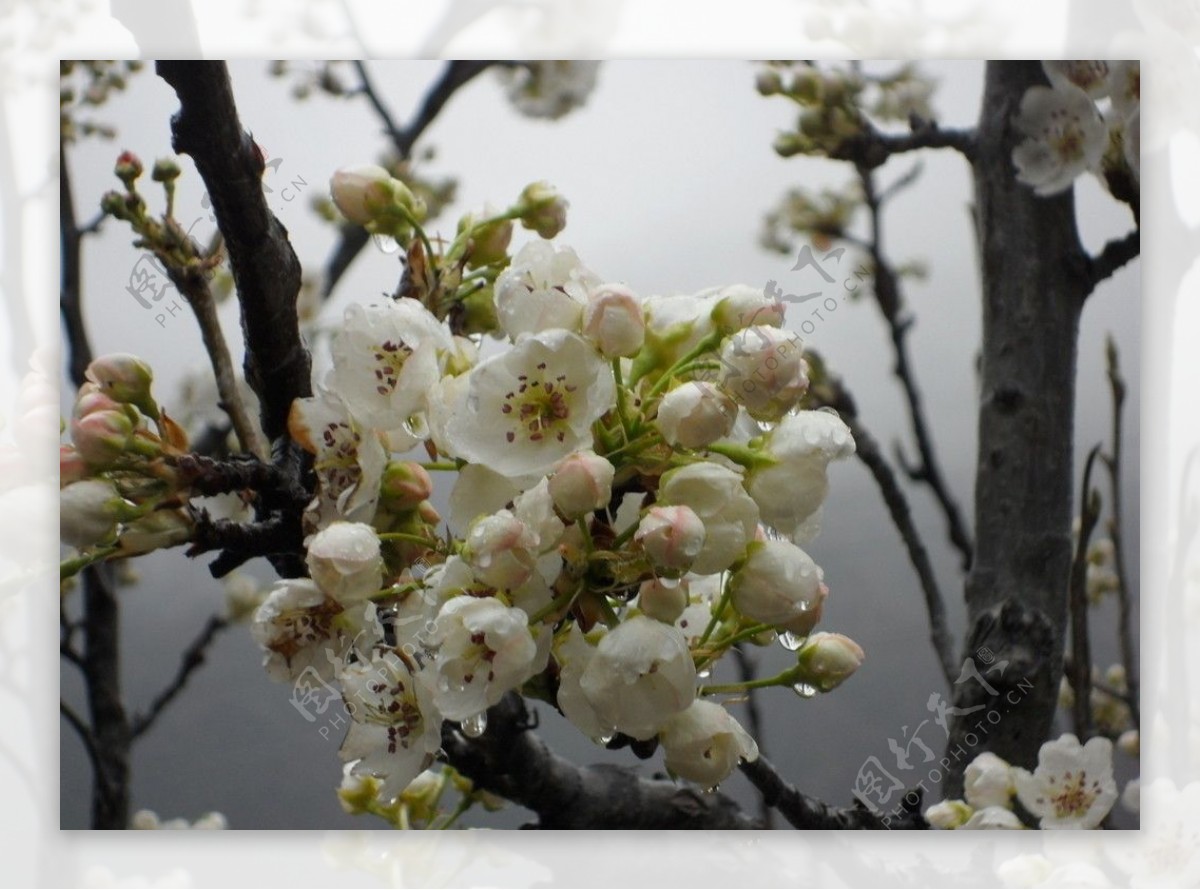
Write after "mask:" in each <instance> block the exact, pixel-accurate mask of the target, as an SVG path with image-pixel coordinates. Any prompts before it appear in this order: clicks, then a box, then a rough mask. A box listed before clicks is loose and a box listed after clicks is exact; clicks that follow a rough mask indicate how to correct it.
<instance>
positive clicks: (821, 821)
mask: <svg viewBox="0 0 1200 890" xmlns="http://www.w3.org/2000/svg"><path fill="white" fill-rule="evenodd" d="M739 767H740V769H741V771H742V773H743V774H744V775H745V776H746V778H748V779H749V780H750V782H751V784H753V785H754V787H755V788H757V789H758V790H759V792H760V793H761V794H762V796H763V799H764V800H766V801H767V802H768V803H769V804H770V805H771V806H773V807H774V808H775V809H777V810H779V812H780V813H781V814H782V815H783V817H784V818H785V819H787V820H788V822H790V823H791V824H792V826H793V827H795V828H799V829H801V830H809V829H822V830H831V829H842V830H847V829H849V830H858V831H862V830H867V831H886V830H922V829H927V828H929V825H928V823H927V822H926V821H925V819H924V817H922V816H921V799H922V793H921V791H920V789H916V790H913V791H909V792H908V793H907V794H905V795H904V798H903V799H902V802H901V807H902V810H901V812H900V813H899V814H897V815H895V816H893V815H886V816H877V815H875V814H874V813H872V812H871V811H870V810H868V809H866V808H865V807H858V806H856V807H852V808H850V809H837V808H835V807H831V806H829V805H828V804H826V803H822V802H821V801H819V800H817V799H816V798H814V797H809V796H808V795H807V794H804V793H802V792H800V791H798V790H797V789H796V788H795V786H793V785H792V784H791V783H789V782H787V781H785V780H784V778H783V777H782V776H780V775H779V773H778V771H777V770H776V769H775V767H774V766H773V765H772V764H771V763H770V761H768V760H767V759H766V758H765V757H762V756H760V757H759V758H758V759H757V760H752V761H749V762H748V763H742V764H739Z"/></svg>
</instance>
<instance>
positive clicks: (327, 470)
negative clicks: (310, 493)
mask: <svg viewBox="0 0 1200 890" xmlns="http://www.w3.org/2000/svg"><path fill="white" fill-rule="evenodd" d="M288 432H289V433H290V434H291V436H292V438H293V439H295V440H296V441H297V442H298V443H299V444H300V446H301V447H302V448H304V449H305V450H306V451H308V452H310V453H311V454H313V455H315V457H316V460H315V461H314V463H313V471H314V472H315V473H316V477H317V495H316V497H315V498H314V499H313V501H312V503H311V504H309V505H308V507H307V509H306V510H305V516H304V519H305V523H306V528H307V529H309V530H316V529H320V528H324V527H325V526H327V525H329V523H331V522H333V521H334V520H336V519H346V520H349V521H370V520H371V519H372V518H373V517H374V515H375V507H376V504H377V503H378V501H379V483H380V481H381V480H382V478H383V469H384V466H385V465H386V463H387V455H386V454H385V453H384V450H383V446H382V445H381V444H380V443H379V439H378V437H377V436H376V435H375V434H374V433H373V432H371V431H370V430H368V429H364V428H363V427H362V425H361V424H360V423H359V422H358V421H357V420H355V418H354V417H352V416H351V414H350V411H349V409H348V408H347V407H346V404H345V403H344V402H343V401H342V400H341V399H340V398H338V397H337V396H336V395H334V394H333V393H331V392H328V391H326V392H323V393H321V394H320V395H318V396H315V397H312V398H305V399H296V401H295V402H293V403H292V410H291V413H290V414H289V415H288Z"/></svg>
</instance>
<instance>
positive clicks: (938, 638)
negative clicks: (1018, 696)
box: [813, 378, 959, 688]
mask: <svg viewBox="0 0 1200 890" xmlns="http://www.w3.org/2000/svg"><path fill="white" fill-rule="evenodd" d="M813 395H814V397H815V398H816V399H818V400H819V402H820V403H821V404H823V405H828V406H829V407H831V408H833V409H834V410H836V411H837V412H838V414H839V416H840V417H841V418H842V420H843V421H844V422H845V424H846V426H848V427H850V433H851V435H853V436H854V443H855V455H856V456H857V457H858V459H859V460H861V461H862V462H863V464H865V465H866V467H867V469H868V470H870V471H871V475H872V476H873V477H874V478H875V483H876V484H877V485H878V486H879V491H880V493H881V494H882V495H883V500H884V503H885V504H887V508H888V513H889V514H890V515H891V517H892V524H893V525H895V526H896V530H897V531H898V532H900V537H901V539H902V540H903V541H904V547H905V549H906V550H907V551H908V558H909V561H910V562H911V563H912V565H913V569H915V570H916V573H917V579H918V580H919V581H920V582H921V590H922V592H923V593H924V594H925V608H926V611H928V613H929V636H930V640H931V641H932V643H933V651H934V654H935V655H936V656H937V660H938V665H939V666H940V667H941V669H942V676H944V677H945V678H946V685H947V686H949V687H951V688H953V686H954V681H955V679H956V678H957V677H958V665H959V662H957V661H955V658H954V641H953V639H951V637H950V631H949V630H948V629H947V626H946V604H945V601H944V600H943V598H942V592H941V590H940V588H939V587H938V583H937V577H936V576H935V575H934V573H933V565H932V564H931V563H930V561H929V553H928V552H927V551H926V549H925V543H924V541H922V539H921V533H920V532H919V531H917V527H916V524H915V523H914V522H913V519H912V513H911V511H910V509H909V506H908V499H907V498H906V497H905V496H904V492H903V490H902V489H901V488H900V484H899V483H898V482H897V481H896V474H895V473H894V472H893V471H892V468H891V466H890V465H889V464H888V462H887V458H885V457H884V456H883V452H882V451H881V450H880V448H879V443H878V442H876V441H875V437H874V436H872V435H871V433H870V431H869V430H867V429H866V428H865V427H864V426H863V425H862V422H861V421H860V420H859V419H858V407H857V406H856V405H855V403H854V398H853V397H852V396H851V395H850V393H849V392H848V391H847V390H846V388H845V387H844V386H843V385H842V383H841V381H839V380H836V379H832V378H827V379H826V380H825V381H824V383H823V384H822V385H820V386H818V387H815V388H814V392H813Z"/></svg>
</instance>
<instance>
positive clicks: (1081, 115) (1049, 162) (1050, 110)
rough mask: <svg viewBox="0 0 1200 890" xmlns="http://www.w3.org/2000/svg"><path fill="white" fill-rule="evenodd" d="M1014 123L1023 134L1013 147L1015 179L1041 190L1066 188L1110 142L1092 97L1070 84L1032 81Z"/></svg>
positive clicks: (1048, 192)
mask: <svg viewBox="0 0 1200 890" xmlns="http://www.w3.org/2000/svg"><path fill="white" fill-rule="evenodd" d="M1013 124H1014V125H1015V126H1016V128H1017V130H1019V131H1020V132H1021V134H1022V135H1024V136H1025V137H1026V139H1025V141H1023V142H1022V143H1021V144H1020V145H1018V146H1017V147H1016V148H1015V149H1013V162H1014V163H1015V164H1016V167H1017V179H1018V180H1020V181H1021V182H1023V183H1025V184H1026V185H1028V186H1032V187H1033V190H1034V191H1035V192H1036V193H1037V194H1039V195H1053V194H1057V193H1058V192H1061V191H1063V190H1064V189H1066V188H1069V187H1070V186H1071V184H1072V183H1073V182H1074V181H1075V178H1076V177H1077V176H1079V174H1081V173H1083V172H1084V171H1085V170H1088V169H1091V168H1094V167H1095V166H1096V164H1097V163H1098V162H1099V161H1100V158H1101V157H1102V156H1103V154H1104V149H1105V146H1106V145H1107V144H1108V130H1107V128H1106V127H1105V126H1104V120H1103V118H1102V117H1101V116H1100V112H1099V111H1098V110H1097V108H1096V105H1095V103H1094V102H1093V101H1092V100H1091V99H1090V98H1089V97H1088V95H1087V93H1085V92H1084V91H1083V90H1081V89H1079V88H1078V87H1076V86H1074V85H1072V84H1065V85H1063V86H1061V87H1057V88H1054V89H1052V88H1050V87H1043V86H1035V87H1030V88H1029V89H1028V90H1026V91H1025V95H1024V96H1023V97H1022V99H1021V108H1020V111H1019V112H1018V114H1017V116H1016V117H1015V118H1014V119H1013Z"/></svg>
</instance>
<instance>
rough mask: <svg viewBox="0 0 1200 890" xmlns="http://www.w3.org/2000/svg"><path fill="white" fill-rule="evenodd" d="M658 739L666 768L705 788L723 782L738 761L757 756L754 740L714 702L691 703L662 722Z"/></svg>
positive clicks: (754, 758)
mask: <svg viewBox="0 0 1200 890" xmlns="http://www.w3.org/2000/svg"><path fill="white" fill-rule="evenodd" d="M659 741H660V742H661V743H662V746H663V751H664V753H665V755H666V756H665V758H664V759H665V761H666V766H667V769H669V770H670V771H671V772H672V773H674V774H675V775H677V776H679V777H680V778H684V779H687V780H688V781H690V782H696V783H697V784H699V785H701V786H703V787H705V788H712V787H714V786H715V785H717V783H719V782H721V781H723V780H724V779H725V778H726V777H727V776H728V775H729V774H730V773H731V772H733V770H734V768H735V767H737V764H738V761H739V760H757V759H758V745H757V744H756V743H755V741H754V739H753V738H751V737H750V734H749V733H748V732H746V730H745V729H743V728H742V726H741V724H739V723H738V722H737V720H735V719H734V718H733V715H732V714H730V713H729V712H728V711H727V710H725V708H723V707H721V706H720V705H718V704H716V703H715V702H709V701H695V702H692V704H691V705H690V706H689V707H688V708H687V709H686V710H684V711H682V712H680V713H679V714H676V715H675V716H674V717H672V718H671V719H670V720H668V721H667V722H666V723H665V724H664V725H663V728H662V731H661V733H660V734H659Z"/></svg>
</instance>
